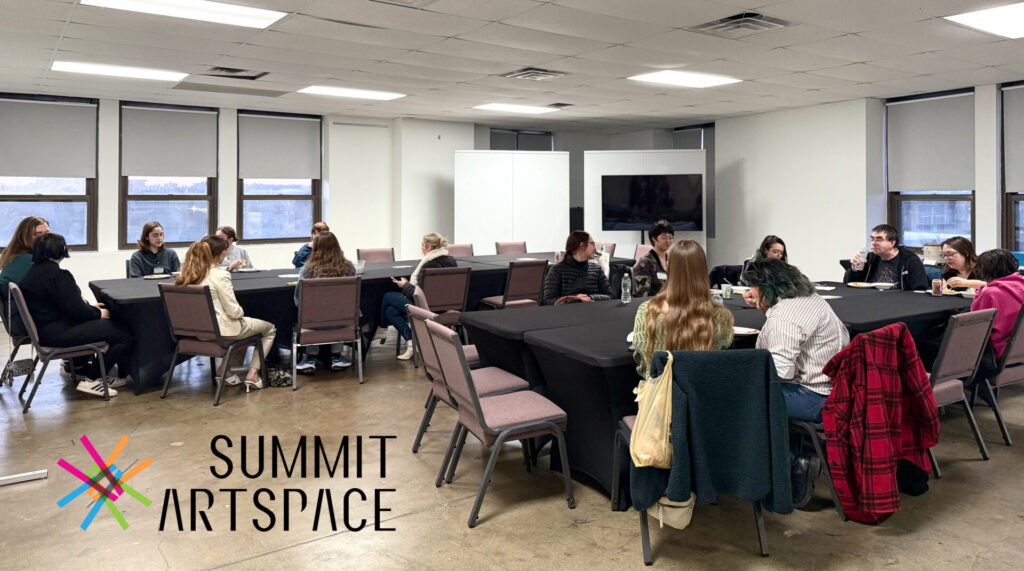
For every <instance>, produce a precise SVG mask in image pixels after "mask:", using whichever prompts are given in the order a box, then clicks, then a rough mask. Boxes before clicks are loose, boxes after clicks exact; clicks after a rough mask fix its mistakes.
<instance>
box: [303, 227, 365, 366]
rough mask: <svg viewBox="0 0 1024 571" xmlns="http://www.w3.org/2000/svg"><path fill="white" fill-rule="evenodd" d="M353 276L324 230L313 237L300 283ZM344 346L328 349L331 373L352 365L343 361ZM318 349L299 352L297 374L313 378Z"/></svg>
mask: <svg viewBox="0 0 1024 571" xmlns="http://www.w3.org/2000/svg"><path fill="white" fill-rule="evenodd" d="M355 273H356V269H355V266H354V265H353V264H352V262H351V261H349V260H348V258H346V257H345V252H343V251H342V250H341V244H338V238H337V237H336V236H335V235H334V234H333V233H331V232H329V231H327V230H321V231H320V232H318V233H316V234H315V235H314V237H313V246H312V249H311V250H310V254H309V257H308V258H306V263H305V264H303V265H302V268H301V269H299V281H300V282H301V281H302V280H304V279H311V278H339V277H345V276H351V275H354V274H355ZM298 304H299V284H295V305H298ZM344 347H345V344H344V343H335V344H333V345H331V370H332V371H340V370H342V369H344V368H346V367H349V366H351V365H352V361H351V360H350V359H346V358H345V357H344V356H343V355H342V354H341V350H342V348H344ZM319 349H320V347H318V346H315V345H314V346H313V347H306V348H305V349H301V348H300V349H299V351H301V352H302V359H300V360H299V362H298V363H296V365H295V370H296V372H299V373H303V374H307V375H312V374H315V373H316V359H317V354H318V353H319Z"/></svg>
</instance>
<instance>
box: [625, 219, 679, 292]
mask: <svg viewBox="0 0 1024 571" xmlns="http://www.w3.org/2000/svg"><path fill="white" fill-rule="evenodd" d="M647 237H648V238H650V240H651V247H652V249H651V251H650V252H647V255H645V256H644V257H642V258H640V260H639V261H638V262H637V263H636V265H635V266H633V280H634V282H635V283H636V285H635V289H634V291H633V295H635V296H637V297H644V296H649V295H657V294H658V292H660V291H661V287H662V285H664V283H665V280H667V279H668V274H666V268H667V267H668V249H669V248H670V247H672V240H673V239H674V238H675V230H674V229H673V228H672V225H671V224H669V223H668V220H658V221H657V222H655V223H654V224H651V229H650V230H648V231H647Z"/></svg>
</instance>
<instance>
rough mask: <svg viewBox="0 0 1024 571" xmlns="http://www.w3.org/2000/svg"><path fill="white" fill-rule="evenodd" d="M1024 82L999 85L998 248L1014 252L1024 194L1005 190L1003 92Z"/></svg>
mask: <svg viewBox="0 0 1024 571" xmlns="http://www.w3.org/2000/svg"><path fill="white" fill-rule="evenodd" d="M1022 86H1024V81H1011V82H1007V83H1001V84H999V87H998V90H999V122H998V125H999V152H998V156H999V191H1000V193H1001V194H1002V200H1001V202H1002V207H1003V212H1002V215H1001V216H1000V217H999V223H1000V224H1002V228H1000V232H999V239H1000V242H1001V244H1000V247H1002V248H1006V249H1007V250H1010V251H1015V246H1016V243H1017V238H1016V236H1014V233H1015V232H1014V228H1015V227H1016V226H1017V223H1018V222H1020V223H1022V224H1024V220H1020V221H1018V220H1017V203H1018V202H1024V192H1011V191H1009V190H1007V189H1006V107H1005V103H1004V101H1005V100H1004V97H1003V95H1004V94H1003V91H1004V90H1006V89H1012V88H1018V89H1020V88H1022Z"/></svg>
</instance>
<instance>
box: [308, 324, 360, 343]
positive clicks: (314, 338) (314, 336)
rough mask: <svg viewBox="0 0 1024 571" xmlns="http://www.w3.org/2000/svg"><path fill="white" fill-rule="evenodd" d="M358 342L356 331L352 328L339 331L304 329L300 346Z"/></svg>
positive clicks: (341, 328)
mask: <svg viewBox="0 0 1024 571" xmlns="http://www.w3.org/2000/svg"><path fill="white" fill-rule="evenodd" d="M355 340H356V330H355V329H353V328H351V327H339V328H337V329H302V330H300V331H299V345H305V344H307V343H308V344H312V345H315V344H320V343H349V342H352V341H355Z"/></svg>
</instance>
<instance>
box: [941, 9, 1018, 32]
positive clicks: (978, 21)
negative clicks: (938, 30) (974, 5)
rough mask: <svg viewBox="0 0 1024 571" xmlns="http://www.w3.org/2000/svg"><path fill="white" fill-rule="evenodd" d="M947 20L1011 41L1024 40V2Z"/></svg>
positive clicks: (959, 15) (960, 15)
mask: <svg viewBox="0 0 1024 571" xmlns="http://www.w3.org/2000/svg"><path fill="white" fill-rule="evenodd" d="M946 19H947V20H949V21H951V22H956V23H957V24H963V25H964V26H967V27H970V28H974V29H976V30H981V31H982V32H988V33H989V34H995V35H997V36H1003V37H1004V38H1010V39H1011V40H1016V39H1017V38H1024V2H1018V3H1017V4H1008V5H1006V6H999V7H997V8H988V9H987V10H978V11H975V12H965V13H963V14H956V15H954V16H946Z"/></svg>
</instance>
